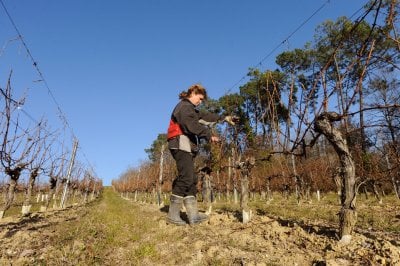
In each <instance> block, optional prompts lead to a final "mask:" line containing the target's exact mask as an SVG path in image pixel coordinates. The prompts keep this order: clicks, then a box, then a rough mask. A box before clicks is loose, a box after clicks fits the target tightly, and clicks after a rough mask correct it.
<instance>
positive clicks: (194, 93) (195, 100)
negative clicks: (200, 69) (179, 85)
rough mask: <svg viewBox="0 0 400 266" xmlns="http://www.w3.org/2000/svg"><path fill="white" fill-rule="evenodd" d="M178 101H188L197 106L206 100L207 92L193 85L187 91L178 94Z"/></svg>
mask: <svg viewBox="0 0 400 266" xmlns="http://www.w3.org/2000/svg"><path fill="white" fill-rule="evenodd" d="M179 99H188V100H189V101H190V102H191V103H192V104H194V105H196V106H197V105H199V104H200V103H201V102H202V101H203V100H207V91H206V89H205V88H204V87H203V86H202V85H200V84H194V85H192V86H190V87H189V89H188V90H187V91H183V92H181V93H180V94H179Z"/></svg>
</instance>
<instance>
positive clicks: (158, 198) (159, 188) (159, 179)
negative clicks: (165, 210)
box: [157, 144, 165, 207]
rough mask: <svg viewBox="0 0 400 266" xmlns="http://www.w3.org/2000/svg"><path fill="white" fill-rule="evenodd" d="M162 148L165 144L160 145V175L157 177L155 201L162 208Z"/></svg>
mask: <svg viewBox="0 0 400 266" xmlns="http://www.w3.org/2000/svg"><path fill="white" fill-rule="evenodd" d="M164 148H165V144H163V145H161V155H160V173H159V176H158V189H157V200H158V206H160V207H162V205H164V204H162V203H161V201H162V199H161V186H162V179H163V164H164Z"/></svg>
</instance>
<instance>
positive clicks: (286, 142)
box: [113, 0, 400, 239]
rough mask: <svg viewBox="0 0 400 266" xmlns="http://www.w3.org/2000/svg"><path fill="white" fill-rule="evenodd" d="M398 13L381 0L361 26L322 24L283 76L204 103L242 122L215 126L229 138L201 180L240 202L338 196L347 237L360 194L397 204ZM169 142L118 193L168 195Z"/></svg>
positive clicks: (117, 183) (272, 74)
mask: <svg viewBox="0 0 400 266" xmlns="http://www.w3.org/2000/svg"><path fill="white" fill-rule="evenodd" d="M398 12H399V4H398V3H397V1H395V0H375V1H369V2H368V3H367V4H366V5H365V7H364V11H363V12H362V14H361V15H360V16H359V17H357V18H356V19H355V20H351V19H349V18H347V17H340V18H338V19H337V20H336V21H330V20H328V21H325V22H323V23H322V24H321V25H319V26H318V27H317V28H316V31H315V36H314V39H313V41H310V42H308V43H307V44H305V45H304V47H303V48H296V49H293V50H288V51H284V52H282V53H280V54H279V55H278V56H277V57H276V60H275V62H276V65H277V68H276V69H266V70H261V69H257V68H251V69H249V72H248V81H247V82H246V83H245V84H244V85H242V86H240V88H239V92H236V93H229V94H225V95H223V96H222V97H220V98H219V99H217V100H209V101H208V102H207V103H205V104H204V105H203V106H202V108H206V109H207V110H209V111H214V112H218V113H220V114H226V115H235V116H237V117H238V118H239V120H240V122H239V123H238V124H237V125H236V126H230V125H219V126H215V127H214V128H213V130H215V132H216V133H218V134H219V135H220V136H221V137H222V138H223V141H222V142H220V143H217V144H204V145H203V149H202V150H201V151H200V153H199V156H197V158H196V160H197V165H198V167H199V168H198V169H199V176H200V177H201V178H203V180H204V181H207V179H205V178H212V182H211V183H212V186H213V189H214V191H218V192H224V193H227V194H229V193H236V192H237V191H238V190H241V191H242V193H241V196H242V197H247V195H248V193H250V195H251V193H254V192H259V193H260V194H261V193H263V195H266V197H268V195H269V194H270V193H271V192H272V191H281V192H282V193H294V194H295V195H296V197H297V198H298V201H299V202H300V201H301V200H302V199H304V198H307V197H309V196H310V193H312V192H318V193H319V192H328V191H337V193H338V194H339V200H340V203H341V209H340V212H339V220H340V236H341V238H342V239H347V238H349V236H351V233H352V232H353V229H354V225H355V222H356V220H357V208H356V196H357V194H358V193H359V192H366V191H370V192H372V193H374V195H375V196H376V197H377V199H378V200H380V201H382V196H384V195H385V194H387V193H394V194H395V195H396V196H397V197H398V198H399V193H400V191H399V189H400V145H399V141H400V139H399V138H400V83H399V79H398V77H399V70H400V69H399V67H398V63H399V60H400V40H399V37H398V32H399V23H398V20H399V18H398ZM165 143H166V135H165V134H163V133H162V134H159V135H158V137H157V139H156V140H155V141H154V142H153V143H152V145H151V147H150V148H149V149H147V150H146V152H147V154H148V155H149V160H148V161H146V162H143V163H142V164H141V165H140V166H139V167H137V168H132V169H128V170H127V171H126V172H124V173H122V174H121V176H120V177H119V178H118V179H117V180H113V186H114V187H115V188H116V189H117V190H118V191H120V192H121V193H129V192H137V191H145V192H152V191H153V192H154V191H157V190H162V191H164V192H168V191H170V190H171V183H172V180H173V179H174V177H175V175H176V170H175V165H174V161H173V159H172V158H171V156H170V154H169V153H168V152H162V150H163V149H164V148H165ZM161 154H162V158H161ZM161 159H162V161H163V164H162V168H160V160H161ZM160 172H162V173H163V175H162V182H160V176H159V173H160ZM204 184H207V182H204ZM243 186H244V188H243ZM243 189H244V190H243ZM243 191H245V193H244V194H243ZM244 205H245V204H244Z"/></svg>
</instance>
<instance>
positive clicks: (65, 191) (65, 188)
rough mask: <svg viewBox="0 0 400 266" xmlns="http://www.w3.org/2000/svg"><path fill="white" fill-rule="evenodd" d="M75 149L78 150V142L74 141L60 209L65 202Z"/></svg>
mask: <svg viewBox="0 0 400 266" xmlns="http://www.w3.org/2000/svg"><path fill="white" fill-rule="evenodd" d="M77 148H78V140H75V141H74V148H73V150H72V155H71V160H70V161H69V167H68V173H67V181H66V182H65V186H64V191H63V194H62V198H61V204H60V207H61V208H62V209H63V208H64V205H65V202H66V200H67V194H68V186H69V183H70V182H71V172H72V167H73V166H74V162H75V155H76V150H77Z"/></svg>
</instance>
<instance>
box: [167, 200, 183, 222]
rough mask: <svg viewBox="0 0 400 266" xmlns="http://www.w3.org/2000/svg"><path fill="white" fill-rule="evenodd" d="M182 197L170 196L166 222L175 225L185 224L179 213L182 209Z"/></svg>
mask: <svg viewBox="0 0 400 266" xmlns="http://www.w3.org/2000/svg"><path fill="white" fill-rule="evenodd" d="M182 202H183V197H180V196H177V195H174V194H171V197H170V204H169V210H168V215H167V222H168V223H171V224H176V225H186V222H185V221H184V220H182V218H181V216H180V211H181V207H182Z"/></svg>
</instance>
